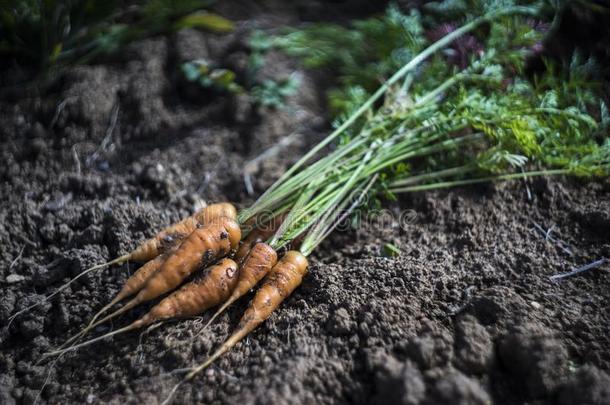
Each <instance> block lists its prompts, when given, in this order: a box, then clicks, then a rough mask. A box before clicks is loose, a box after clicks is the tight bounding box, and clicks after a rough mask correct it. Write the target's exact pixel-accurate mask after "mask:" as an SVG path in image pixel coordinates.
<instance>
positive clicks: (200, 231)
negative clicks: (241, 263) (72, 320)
mask: <svg viewBox="0 0 610 405" xmlns="http://www.w3.org/2000/svg"><path fill="white" fill-rule="evenodd" d="M240 238H241V230H240V228H239V225H238V224H237V222H235V221H234V220H233V219H231V218H227V217H222V218H218V219H215V220H213V221H212V222H210V223H209V224H207V225H204V226H202V227H201V228H197V229H195V230H194V231H193V232H192V233H191V234H190V235H189V237H188V238H186V239H185V240H184V241H183V242H182V244H181V245H180V246H179V247H178V248H177V249H176V250H175V251H174V252H173V253H172V254H171V255H170V256H169V257H168V258H167V260H165V262H164V263H163V265H162V266H161V268H159V270H157V272H155V273H154V274H153V275H152V276H151V277H150V278H149V279H148V280H147V281H146V284H145V285H144V287H142V289H141V290H140V291H139V292H138V294H137V295H136V296H135V298H133V299H132V300H131V301H129V302H128V303H127V304H125V305H124V306H123V307H121V308H119V309H118V310H117V311H115V312H113V313H111V314H110V315H108V316H106V317H105V318H104V319H102V320H100V321H98V322H97V323H98V324H99V323H102V322H106V321H108V320H109V319H112V318H114V317H116V316H117V315H120V314H122V313H124V312H126V311H128V310H129V309H131V308H133V307H135V306H136V305H138V304H141V303H142V302H146V301H150V300H152V299H154V298H157V297H159V296H160V295H162V294H165V293H166V292H169V291H171V290H173V289H174V288H176V287H178V286H179V285H180V284H181V283H182V281H184V279H185V278H186V277H188V276H189V275H191V274H192V273H193V272H194V271H195V270H197V269H198V268H201V267H206V266H208V265H210V264H212V263H213V262H215V261H216V260H217V259H219V258H221V257H224V256H226V255H227V254H228V253H229V252H230V251H231V250H234V249H235V248H236V247H237V244H238V243H239V240H240Z"/></svg>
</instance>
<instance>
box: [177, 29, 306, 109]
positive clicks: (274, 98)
mask: <svg viewBox="0 0 610 405" xmlns="http://www.w3.org/2000/svg"><path fill="white" fill-rule="evenodd" d="M248 46H249V48H250V55H249V57H248V64H247V68H246V72H245V73H244V75H243V76H244V77H241V78H238V77H237V75H236V74H235V72H233V71H232V70H230V69H225V68H223V67H217V66H214V65H213V64H212V63H210V62H209V61H207V60H204V59H195V60H192V61H188V62H185V63H183V64H182V66H181V69H182V72H183V74H184V75H185V77H186V79H187V80H189V81H191V82H197V83H198V84H199V85H200V86H202V87H206V88H212V89H215V90H217V91H221V92H228V93H235V94H247V95H248V96H249V98H250V101H251V103H252V104H254V105H257V106H261V107H265V108H272V109H277V108H282V107H283V106H284V104H285V102H286V99H287V98H289V97H291V96H293V95H295V94H296V92H297V90H298V88H299V80H298V78H297V77H296V76H295V75H291V76H289V77H287V78H280V79H269V78H268V79H263V80H261V79H260V78H259V77H258V73H259V71H260V70H261V68H262V67H263V66H264V64H265V55H266V53H267V52H268V51H269V50H270V49H271V48H272V38H271V37H269V36H268V35H267V34H265V33H263V32H262V31H253V32H252V33H251V34H250V36H249V39H248ZM238 81H239V82H238Z"/></svg>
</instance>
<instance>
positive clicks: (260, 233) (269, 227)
mask: <svg viewBox="0 0 610 405" xmlns="http://www.w3.org/2000/svg"><path fill="white" fill-rule="evenodd" d="M285 217H286V214H280V215H277V216H275V217H274V218H271V220H269V221H267V222H265V223H263V224H261V225H260V226H258V227H256V228H254V229H253V230H252V231H250V233H249V234H248V236H246V237H245V238H244V240H242V241H241V243H240V245H239V248H238V249H237V252H236V253H235V256H234V257H233V259H235V261H236V262H237V263H241V262H242V261H243V260H244V258H246V256H248V253H249V252H250V249H252V247H254V245H256V244H257V243H259V242H264V241H266V240H267V239H269V237H271V235H273V234H274V233H275V231H276V230H277V229H278V228H279V227H280V225H282V222H283V221H284V218H285Z"/></svg>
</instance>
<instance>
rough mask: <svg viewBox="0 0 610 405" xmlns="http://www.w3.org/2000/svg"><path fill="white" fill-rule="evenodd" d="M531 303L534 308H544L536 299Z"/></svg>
mask: <svg viewBox="0 0 610 405" xmlns="http://www.w3.org/2000/svg"><path fill="white" fill-rule="evenodd" d="M530 305H531V306H532V308H534V309H540V308H542V305H541V304H540V303H539V302H536V301H532V302H530Z"/></svg>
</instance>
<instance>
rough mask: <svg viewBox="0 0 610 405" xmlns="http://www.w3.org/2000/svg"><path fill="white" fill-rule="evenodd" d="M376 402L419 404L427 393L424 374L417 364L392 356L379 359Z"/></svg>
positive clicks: (376, 371) (376, 378)
mask: <svg viewBox="0 0 610 405" xmlns="http://www.w3.org/2000/svg"><path fill="white" fill-rule="evenodd" d="M375 392H376V394H375V397H374V399H373V401H374V403H376V404H401V405H417V404H419V403H421V401H422V400H423V399H424V397H425V395H426V385H425V383H424V380H423V376H422V374H421V372H420V371H419V369H418V368H417V366H416V365H414V364H413V363H412V362H411V361H409V360H407V361H406V362H404V363H401V362H400V361H398V360H396V359H395V358H394V357H392V356H388V355H383V356H380V357H379V358H378V359H377V364H376V369H375Z"/></svg>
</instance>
